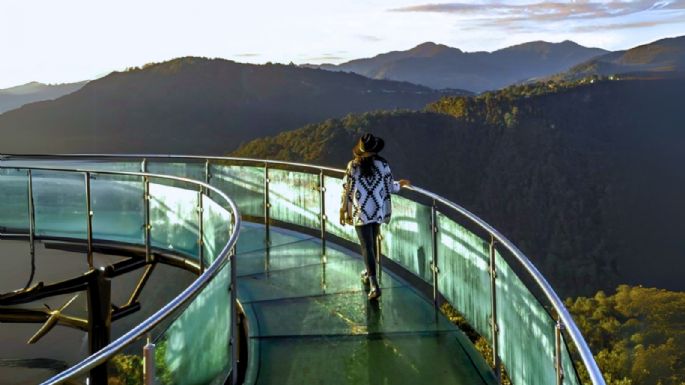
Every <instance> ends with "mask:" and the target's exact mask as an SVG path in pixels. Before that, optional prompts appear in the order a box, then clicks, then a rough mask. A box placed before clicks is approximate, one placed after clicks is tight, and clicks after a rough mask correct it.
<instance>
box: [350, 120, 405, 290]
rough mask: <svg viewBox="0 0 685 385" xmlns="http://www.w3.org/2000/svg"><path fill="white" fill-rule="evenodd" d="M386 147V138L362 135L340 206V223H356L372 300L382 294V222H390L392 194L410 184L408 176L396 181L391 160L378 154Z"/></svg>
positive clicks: (365, 278) (355, 150)
mask: <svg viewBox="0 0 685 385" xmlns="http://www.w3.org/2000/svg"><path fill="white" fill-rule="evenodd" d="M383 146H384V142H383V139H381V138H378V137H375V136H373V135H371V134H364V135H363V136H362V137H361V138H359V140H358V141H357V143H356V144H355V146H354V148H353V149H352V154H353V155H354V159H352V160H351V161H350V162H349V163H348V164H347V170H346V171H345V177H344V178H343V194H342V204H341V208H340V224H341V225H345V224H348V225H354V226H355V229H356V230H357V236H358V237H359V243H360V244H361V251H362V256H363V257H364V264H365V265H366V270H365V271H363V272H362V280H363V281H364V283H367V282H368V283H370V291H369V295H368V297H369V300H373V299H376V298H378V297H380V295H381V289H380V287H379V286H378V281H377V280H376V242H377V239H378V234H379V230H380V225H381V223H388V222H389V221H390V216H391V201H390V194H391V193H397V192H399V191H400V188H402V187H404V186H408V185H409V184H410V182H409V181H408V180H406V179H400V180H399V181H397V182H396V181H395V180H393V178H392V172H391V171H390V166H389V165H388V162H387V161H386V160H385V159H383V158H381V157H380V156H379V155H378V153H379V152H380V151H381V150H382V149H383Z"/></svg>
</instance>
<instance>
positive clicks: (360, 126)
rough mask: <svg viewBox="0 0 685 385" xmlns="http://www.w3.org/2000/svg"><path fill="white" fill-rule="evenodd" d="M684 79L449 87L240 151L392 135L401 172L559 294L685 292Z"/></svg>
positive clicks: (328, 158) (341, 158)
mask: <svg viewBox="0 0 685 385" xmlns="http://www.w3.org/2000/svg"><path fill="white" fill-rule="evenodd" d="M684 86H685V80H682V79H681V80H672V81H660V80H653V81H601V82H595V83H594V84H584V85H577V84H575V85H574V86H568V87H564V86H563V85H562V86H560V87H559V88H557V89H555V90H552V91H549V86H548V85H546V84H539V85H537V86H528V88H527V89H526V90H523V91H522V89H521V88H510V89H506V90H503V91H500V92H496V93H488V94H485V95H482V96H479V97H453V98H443V99H441V100H440V101H438V102H436V103H432V104H430V105H429V106H428V107H427V108H426V111H424V112H411V111H395V112H376V113H366V114H361V115H350V116H347V117H345V118H343V119H330V120H327V121H324V122H322V123H319V124H313V125H308V126H305V127H303V128H301V129H298V130H294V131H290V132H285V133H282V134H279V135H277V136H273V137H268V138H263V139H259V140H256V141H253V142H250V143H248V144H246V145H245V146H242V147H241V148H240V149H238V150H237V151H235V152H233V154H234V155H239V156H250V157H267V158H273V159H285V160H297V161H306V162H311V163H322V164H327V165H331V166H337V167H343V166H344V164H345V163H346V161H347V160H348V159H349V157H350V156H351V153H350V149H351V147H352V144H353V143H354V140H355V138H356V137H358V136H359V134H360V133H361V132H366V131H370V132H373V133H375V134H377V135H380V136H382V137H384V138H385V139H386V143H387V144H386V150H385V154H384V155H385V156H386V157H387V158H388V159H389V160H390V161H391V163H392V165H393V169H394V172H395V175H396V177H407V178H410V179H412V181H413V182H414V183H415V184H417V185H420V186H422V187H426V188H429V189H432V190H434V191H436V192H438V193H441V194H443V195H445V196H447V197H448V198H450V199H452V200H454V201H456V202H459V203H460V204H463V205H464V206H465V207H467V208H468V209H470V210H472V211H474V212H475V213H476V214H478V215H480V216H481V217H483V218H484V219H485V220H487V221H488V222H490V223H491V224H493V225H494V226H495V227H497V228H498V229H500V230H501V231H502V232H503V233H504V234H505V235H507V236H508V237H510V238H511V239H512V240H513V241H514V242H515V243H516V244H517V245H519V246H520V247H521V248H522V250H523V251H524V252H525V253H526V254H527V255H529V256H530V257H531V258H532V259H533V261H534V262H535V263H536V264H537V265H538V266H539V267H540V268H541V269H542V270H543V272H544V273H545V274H546V275H547V276H548V277H550V278H551V281H552V283H553V284H554V286H555V288H557V289H559V291H560V292H561V293H562V294H564V295H579V294H585V295H587V294H592V293H594V292H595V291H596V290H599V289H607V290H609V289H612V288H614V287H616V285H617V284H619V283H629V284H643V285H649V286H657V287H663V288H668V289H673V290H685V283H684V282H685V281H683V280H682V277H681V275H682V274H681V273H680V272H678V271H676V270H675V269H673V268H672V266H673V264H674V263H679V262H680V261H682V259H683V257H685V251H684V250H685V248H684V247H683V243H682V234H683V233H685V221H683V220H682V219H683V218H685V200H683V199H682V196H685V173H683V172H682V168H681V165H683V164H685V152H683V151H682V148H684V147H685V129H684V127H685V115H683V114H682V113H681V110H682V103H681V101H680V96H679V95H680V93H681V90H682V89H683V87H684ZM535 87H542V88H543V89H540V90H535V89H534V88H535ZM647 261H648V262H647ZM645 263H648V266H649V267H648V268H645Z"/></svg>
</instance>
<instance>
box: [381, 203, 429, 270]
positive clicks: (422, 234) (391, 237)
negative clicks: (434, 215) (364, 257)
mask: <svg viewBox="0 0 685 385" xmlns="http://www.w3.org/2000/svg"><path fill="white" fill-rule="evenodd" d="M381 235H382V237H383V240H382V246H381V250H382V251H381V253H382V254H383V255H385V256H387V257H388V258H390V259H391V260H393V261H395V262H397V263H399V264H400V265H402V266H404V267H405V268H406V269H407V270H409V271H411V272H412V273H414V274H416V275H417V276H418V277H419V278H421V279H423V280H425V281H428V282H432V280H433V278H432V276H433V275H432V272H431V268H430V266H431V259H432V255H433V245H432V244H433V234H432V232H431V208H430V207H428V206H425V205H422V204H419V203H416V202H412V201H410V200H409V199H406V198H403V197H401V196H399V195H395V196H393V197H392V219H391V220H390V223H388V224H387V225H385V226H383V229H382V231H381Z"/></svg>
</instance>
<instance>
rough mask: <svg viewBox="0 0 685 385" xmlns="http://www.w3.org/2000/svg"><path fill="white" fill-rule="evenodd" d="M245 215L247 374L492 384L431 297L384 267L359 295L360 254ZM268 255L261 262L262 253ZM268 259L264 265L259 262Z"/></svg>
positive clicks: (286, 380) (271, 378)
mask: <svg viewBox="0 0 685 385" xmlns="http://www.w3.org/2000/svg"><path fill="white" fill-rule="evenodd" d="M263 244H264V228H263V227H261V226H256V225H251V224H245V225H244V228H243V230H242V232H241V236H240V239H239V243H238V248H237V249H238V260H237V262H238V265H237V266H238V295H239V299H240V301H241V303H242V305H243V308H244V309H245V312H246V313H247V317H248V321H249V343H250V345H251V348H252V354H253V356H251V357H250V364H249V366H250V368H249V369H248V374H247V382H246V383H247V384H251V383H256V384H276V383H278V384H466V385H476V384H494V383H495V380H494V376H493V374H492V372H491V371H490V370H489V368H488V367H487V364H486V363H485V361H484V360H483V358H482V357H481V356H480V355H479V354H478V353H477V352H476V351H475V349H474V347H473V345H472V344H471V342H470V341H469V340H468V338H467V337H466V336H465V335H464V334H463V333H462V332H461V331H460V330H459V329H457V328H456V327H455V326H454V325H452V324H451V323H450V322H449V321H448V320H447V319H446V318H445V317H444V316H442V315H441V314H439V313H436V311H435V310H434V307H433V304H432V302H430V301H429V300H427V299H426V298H424V297H423V296H421V295H420V294H418V293H417V292H416V291H415V290H414V289H412V288H411V287H409V286H408V285H407V284H406V283H405V282H404V281H403V280H401V279H400V278H398V277H396V276H394V275H393V274H392V273H390V272H388V271H384V272H383V277H382V282H381V286H382V288H383V296H382V297H381V300H380V301H379V302H369V301H368V300H367V299H366V292H365V290H364V286H363V285H362V283H361V282H360V280H359V273H360V271H362V270H363V263H362V260H361V257H360V256H359V254H356V253H354V252H350V251H348V250H346V249H343V248H340V247H338V246H335V245H331V244H330V243H329V244H328V247H327V250H326V259H327V263H325V264H323V263H322V258H321V243H320V241H319V239H318V238H313V237H309V236H307V235H303V234H298V233H294V232H290V231H286V230H281V229H275V228H272V231H271V245H272V246H271V248H270V250H269V252H268V253H267V252H266V250H265V249H264V247H263ZM267 259H268V262H267ZM267 265H268V271H267Z"/></svg>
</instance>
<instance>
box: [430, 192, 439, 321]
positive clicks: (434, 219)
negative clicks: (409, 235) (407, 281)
mask: <svg viewBox="0 0 685 385" xmlns="http://www.w3.org/2000/svg"><path fill="white" fill-rule="evenodd" d="M431 238H432V247H433V257H432V259H431V272H432V273H433V305H434V306H435V307H436V308H437V307H438V294H439V293H440V291H439V290H438V274H440V269H438V216H437V207H436V206H435V200H433V205H432V206H431Z"/></svg>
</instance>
